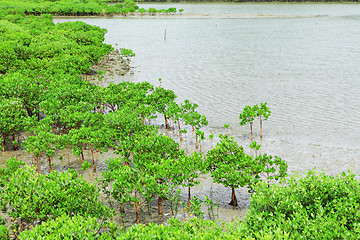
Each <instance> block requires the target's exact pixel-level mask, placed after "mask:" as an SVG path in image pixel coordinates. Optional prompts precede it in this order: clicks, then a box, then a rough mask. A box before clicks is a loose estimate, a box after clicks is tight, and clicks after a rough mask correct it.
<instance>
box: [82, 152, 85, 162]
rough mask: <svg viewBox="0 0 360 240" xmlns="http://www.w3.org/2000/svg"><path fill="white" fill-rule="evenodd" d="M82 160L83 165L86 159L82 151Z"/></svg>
mask: <svg viewBox="0 0 360 240" xmlns="http://www.w3.org/2000/svg"><path fill="white" fill-rule="evenodd" d="M81 159H82V161H83V162H82V163H84V162H85V158H84V152H83V151H82V150H81Z"/></svg>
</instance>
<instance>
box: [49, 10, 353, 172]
mask: <svg viewBox="0 0 360 240" xmlns="http://www.w3.org/2000/svg"><path fill="white" fill-rule="evenodd" d="M170 6H175V7H177V8H178V9H179V8H183V9H184V10H185V11H184V12H185V13H186V12H187V13H195V14H208V16H210V18H209V17H207V18H201V17H199V16H198V17H196V18H195V17H194V18H191V17H188V16H187V17H184V18H181V17H176V18H161V17H154V18H151V19H141V17H139V18H131V19H130V18H129V19H123V18H110V19H82V21H85V22H87V23H90V24H95V25H99V26H101V27H104V28H106V29H108V33H107V34H106V42H108V43H111V44H114V45H115V44H118V46H119V47H126V48H131V49H133V50H134V52H135V53H136V57H135V58H133V59H132V61H133V62H132V66H133V67H134V68H133V72H134V74H133V75H131V76H130V75H128V76H124V77H121V78H120V77H119V78H115V79H114V80H115V81H122V80H131V81H149V82H151V83H153V84H158V80H157V79H158V78H162V85H163V86H164V87H166V88H170V89H173V90H174V91H175V93H176V94H177V95H178V99H179V101H182V100H184V99H189V100H191V101H193V102H196V103H198V104H199V111H200V112H202V113H203V114H205V115H206V116H207V118H208V120H209V126H208V128H207V135H208V134H210V132H209V131H210V130H212V131H213V132H220V133H221V132H223V128H222V126H223V125H224V124H226V123H228V124H230V126H231V135H233V136H235V137H236V139H237V140H239V141H241V144H243V145H244V146H248V145H249V143H250V140H249V131H250V130H249V127H248V126H244V127H240V126H239V125H238V123H239V120H238V115H239V113H240V112H241V111H242V108H243V107H244V106H245V105H253V104H256V103H260V102H265V101H266V102H268V105H269V107H270V109H271V111H272V115H271V116H270V118H269V120H268V121H266V122H265V123H264V139H263V141H262V144H263V151H264V152H268V153H271V154H277V155H278V156H280V157H282V158H284V159H286V160H287V161H288V162H289V169H290V170H291V171H292V170H296V171H300V172H303V171H306V170H308V169H312V168H313V167H317V168H320V169H322V168H323V169H325V170H326V171H327V172H328V173H330V174H336V173H339V172H342V171H345V170H346V169H348V168H352V169H353V170H354V171H355V172H357V173H359V170H360V169H359V167H358V166H357V161H358V159H359V157H360V149H359V142H360V128H359V119H360V112H359V110H360V95H359V91H360V79H359V76H360V68H359V67H358V66H359V63H360V60H359V59H360V51H359V48H358V46H360V38H359V37H358V36H359V34H360V28H359V27H358V26H359V23H360V5H357V4H171V5H167V4H157V5H149V4H144V5H141V7H145V8H149V7H156V8H168V7H170ZM211 14H216V15H217V16H218V15H221V14H234V15H242V16H247V18H244V19H239V18H234V19H232V18H221V17H220V18H219V17H216V18H211ZM260 15H268V16H273V17H269V18H259V16H260ZM290 15H291V17H287V16H290ZM294 16H297V17H294ZM63 21H72V19H66V20H65V19H57V20H55V22H63ZM165 30H166V40H164V36H165ZM256 124H258V123H256ZM255 140H257V141H259V129H258V127H257V126H255Z"/></svg>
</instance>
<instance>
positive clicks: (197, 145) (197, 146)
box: [195, 135, 199, 148]
mask: <svg viewBox="0 0 360 240" xmlns="http://www.w3.org/2000/svg"><path fill="white" fill-rule="evenodd" d="M195 140H196V142H195V144H196V148H199V144H198V136H197V135H196V137H195Z"/></svg>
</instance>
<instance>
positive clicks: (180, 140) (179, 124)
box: [178, 122, 183, 141]
mask: <svg viewBox="0 0 360 240" xmlns="http://www.w3.org/2000/svg"><path fill="white" fill-rule="evenodd" d="M178 126H179V136H180V141H182V140H183V139H182V136H181V129H180V122H178Z"/></svg>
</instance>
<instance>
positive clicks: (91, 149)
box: [90, 146, 96, 172]
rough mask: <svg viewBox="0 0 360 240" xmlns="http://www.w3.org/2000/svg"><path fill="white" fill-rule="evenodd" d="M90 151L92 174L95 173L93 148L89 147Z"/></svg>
mask: <svg viewBox="0 0 360 240" xmlns="http://www.w3.org/2000/svg"><path fill="white" fill-rule="evenodd" d="M90 151H91V157H92V164H93V172H96V167H95V158H94V151H93V147H92V146H91V147H90Z"/></svg>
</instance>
